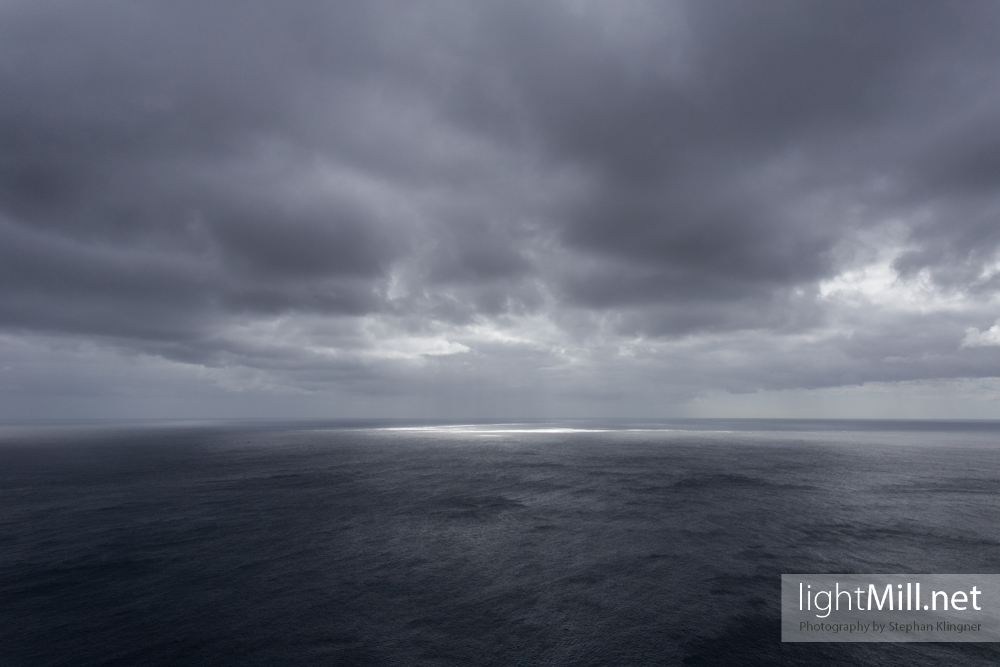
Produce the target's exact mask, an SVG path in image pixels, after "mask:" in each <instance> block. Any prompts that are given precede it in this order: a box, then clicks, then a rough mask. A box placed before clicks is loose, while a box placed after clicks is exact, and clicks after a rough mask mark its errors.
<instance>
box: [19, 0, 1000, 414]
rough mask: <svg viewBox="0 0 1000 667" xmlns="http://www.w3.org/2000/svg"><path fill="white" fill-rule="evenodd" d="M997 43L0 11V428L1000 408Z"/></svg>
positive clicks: (585, 23) (525, 23)
mask: <svg viewBox="0 0 1000 667" xmlns="http://www.w3.org/2000/svg"><path fill="white" fill-rule="evenodd" d="M998 35H1000V3H996V2H992V1H990V2H981V3H978V2H973V1H968V2H957V3H945V2H926V3H921V2H893V3H881V2H873V1H872V0H862V1H858V2H849V1H846V0H838V1H837V2H829V1H827V0H824V1H822V2H805V1H803V0H789V1H788V2H771V1H760V2H716V1H713V0H708V1H706V0H697V1H692V2H666V1H663V2H639V1H635V2H632V1H623V0H615V1H614V2H610V1H608V2H591V1H587V0H577V1H569V0H567V1H565V2H540V1H538V0H530V1H525V2H517V1H513V0H504V1H502V2H399V3H382V2H372V1H370V0H367V1H365V2H356V3H352V2H329V1H327V0H322V1H321V0H282V1H280V2H279V1H277V0H274V1H268V2H259V1H256V0H233V1H231V2H229V1H208V0H190V1H189V0H169V1H167V0H165V1H163V2H155V1H141V0H139V1H137V0H121V1H107V0H89V1H87V2H80V1H78V0H63V1H51V0H0V288H2V290H0V417H2V418H7V419H19V418H42V417H186V416H191V417H210V416H219V417H234V416H276V417H280V416H290V417H291V416H317V417H323V416H329V417H344V416H424V417H473V416H483V417H489V416H507V417H521V416H551V417H558V416H623V415H636V416H650V417H655V416H685V415H690V416H729V415H731V416H802V417H809V416H845V417H850V416H860V417H980V418H1000V400H998V399H1000V381H998V379H997V378H998V377H1000V320H998V318H1000V298H998V297H1000V39H998V37H997V36H998Z"/></svg>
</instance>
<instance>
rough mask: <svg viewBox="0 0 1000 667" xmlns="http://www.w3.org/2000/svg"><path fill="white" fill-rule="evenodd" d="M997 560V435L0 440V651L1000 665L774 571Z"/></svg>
mask: <svg viewBox="0 0 1000 667" xmlns="http://www.w3.org/2000/svg"><path fill="white" fill-rule="evenodd" d="M794 572H813V573H823V572H831V573H833V572H858V573H895V572H928V573H953V572H976V573H980V572H981V573H994V572H1000V423H995V422H849V421H780V420H743V421H741V420H677V421H660V422H650V423H642V422H638V421H633V422H602V421H598V420H594V421H578V422H561V423H543V422H531V423H518V424H486V423H477V424H447V425H435V424H429V423H423V424H416V425H414V424H404V423H399V422H335V423H331V422H254V423H184V424H88V425H76V426H68V425H64V426H47V427H29V426H8V427H5V428H3V429H0V665H4V666H5V667H15V666H21V665H24V666H29V665H30V666H31V667H37V666H47V665H51V666H55V665H73V666H74V667H84V666H97V665H101V666H112V665H149V666H155V665H211V666H213V667H220V666H223V665H241V666H243V665H358V666H365V665H387V666H388V665H399V666H411V665H414V666H417V665H428V666H429V665H448V666H450V665H455V666H459V665H461V666H469V665H498V666H499V665H503V666H514V665H627V666H630V667H635V666H640V665H691V666H695V665H697V666H701V665H727V666H731V665H907V666H913V665H944V664H963V665H991V666H994V665H997V664H998V663H1000V645H998V644H958V643H953V644H952V643H941V644H890V643H877V644H788V643H786V644H783V643H781V641H780V608H779V603H780V599H779V596H780V588H781V574H782V573H794Z"/></svg>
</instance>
